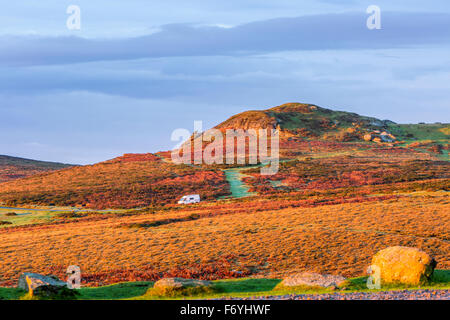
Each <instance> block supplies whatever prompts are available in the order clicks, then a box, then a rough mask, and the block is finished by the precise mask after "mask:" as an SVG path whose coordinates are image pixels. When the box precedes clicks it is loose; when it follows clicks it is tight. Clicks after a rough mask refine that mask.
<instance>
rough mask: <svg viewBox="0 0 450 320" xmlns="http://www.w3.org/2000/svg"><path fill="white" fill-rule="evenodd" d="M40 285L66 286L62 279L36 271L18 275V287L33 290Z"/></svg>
mask: <svg viewBox="0 0 450 320" xmlns="http://www.w3.org/2000/svg"><path fill="white" fill-rule="evenodd" d="M41 286H54V287H67V284H66V283H65V282H64V281H61V280H60V279H58V278H57V277H56V276H53V275H50V276H44V275H41V274H38V273H31V272H25V273H22V274H21V275H20V277H19V283H18V285H17V287H18V288H20V289H23V290H25V291H30V290H31V291H35V290H36V289H37V288H39V287H41Z"/></svg>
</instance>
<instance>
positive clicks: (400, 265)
mask: <svg viewBox="0 0 450 320" xmlns="http://www.w3.org/2000/svg"><path fill="white" fill-rule="evenodd" d="M372 266H377V267H378V268H379V272H380V278H381V283H382V284H396V283H398V284H408V285H418V284H421V283H424V282H427V281H429V280H430V278H431V276H432V274H433V271H434V268H435V267H436V261H435V260H434V259H433V258H432V257H430V256H429V255H428V254H427V253H426V252H424V251H422V250H420V249H417V248H411V247H400V246H396V247H389V248H386V249H384V250H381V251H379V252H378V253H377V254H375V255H374V256H373V258H372Z"/></svg>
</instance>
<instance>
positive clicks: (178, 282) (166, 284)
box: [153, 278, 212, 289]
mask: <svg viewBox="0 0 450 320" xmlns="http://www.w3.org/2000/svg"><path fill="white" fill-rule="evenodd" d="M211 284H212V283H211V282H210V281H204V280H194V279H184V278H164V279H161V280H158V281H156V282H155V284H154V285H153V287H154V288H172V289H180V288H192V287H194V288H195V287H209V286H211Z"/></svg>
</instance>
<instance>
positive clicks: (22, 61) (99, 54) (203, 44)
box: [0, 12, 450, 66]
mask: <svg viewBox="0 0 450 320" xmlns="http://www.w3.org/2000/svg"><path fill="white" fill-rule="evenodd" d="M367 17H368V15H366V14H359V13H345V14H326V15H314V16H303V17H297V18H279V19H273V20H267V21H259V22H253V23H247V24H243V25H239V26H236V27H233V28H220V27H211V26H203V27H195V26H193V25H189V24H172V25H165V26H162V27H161V31H160V32H157V33H154V34H151V35H147V36H142V37H136V38H128V39H84V38H78V37H53V38H48V37H34V36H27V37H2V38H0V64H2V65H12V66H14V65H39V64H70V63H83V62H92V61H105V60H133V59H141V58H157V57H177V56H213V55H231V56H240V55H249V54H261V53H270V52H278V51H288V50H327V49H381V48H398V47H405V46H419V45H427V44H448V43H449V42H450V14H445V13H442V14H441V13H426V14H424V13H422V14H418V13H396V12H385V13H384V12H383V13H382V30H368V29H367V28H366V19H367Z"/></svg>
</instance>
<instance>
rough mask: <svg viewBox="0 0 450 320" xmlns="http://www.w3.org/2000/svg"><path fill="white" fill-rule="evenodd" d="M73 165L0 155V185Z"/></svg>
mask: <svg viewBox="0 0 450 320" xmlns="http://www.w3.org/2000/svg"><path fill="white" fill-rule="evenodd" d="M71 166H73V165H70V164H64V163H58V162H47V161H38V160H31V159H24V158H17V157H10V156H5V155H0V183H2V182H6V181H11V180H14V179H20V178H25V177H29V176H32V175H35V174H38V173H42V172H48V171H54V170H59V169H63V168H68V167H71Z"/></svg>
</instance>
